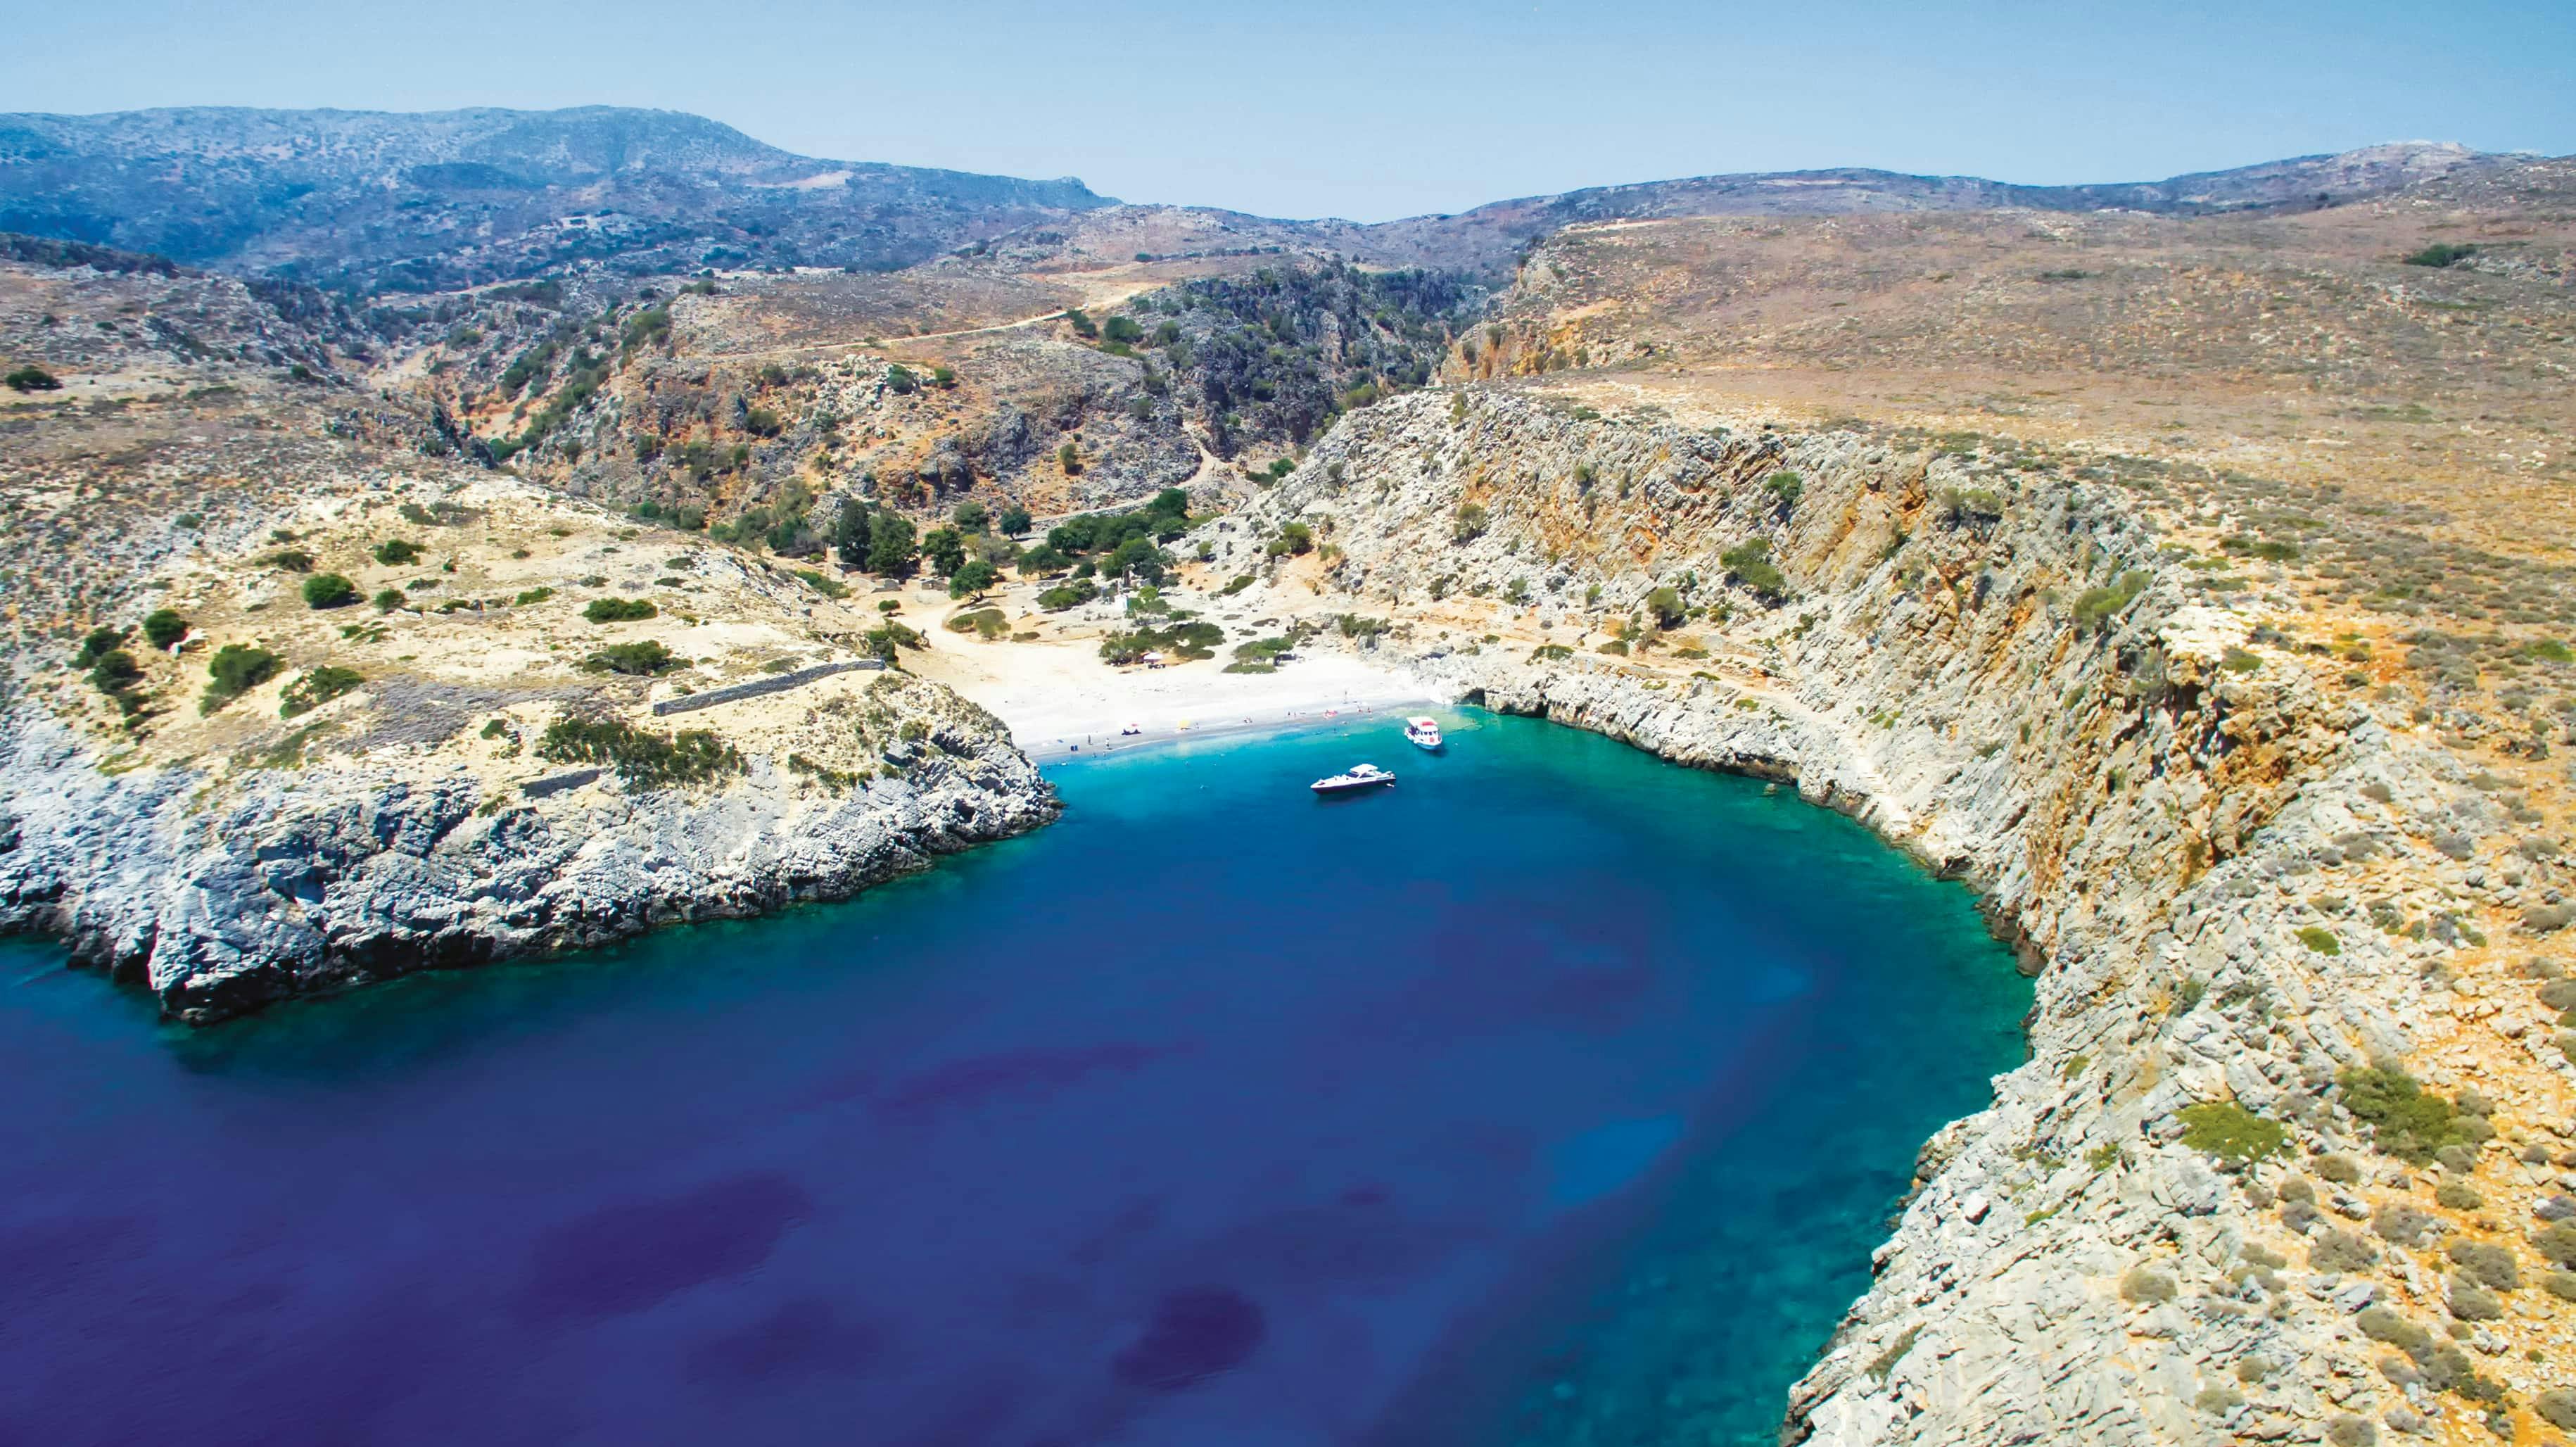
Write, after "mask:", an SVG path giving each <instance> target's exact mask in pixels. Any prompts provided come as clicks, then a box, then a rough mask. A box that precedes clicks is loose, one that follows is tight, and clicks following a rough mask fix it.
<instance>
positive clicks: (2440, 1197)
mask: <svg viewBox="0 0 2576 1447" xmlns="http://www.w3.org/2000/svg"><path fill="white" fill-rule="evenodd" d="M2433 1200H2434V1201H2435V1202H2436V1203H2437V1204H2439V1205H2440V1206H2442V1207H2443V1208H2444V1209H2446V1210H2452V1211H2475V1210H2477V1209H2478V1208H2480V1207H2482V1206H2484V1205H2485V1204H2486V1203H2487V1198H2486V1197H2484V1196H2481V1195H2479V1194H2478V1188H2477V1187H2475V1186H2472V1185H2470V1184H2469V1183H2468V1182H2466V1181H2444V1182H2443V1183H2442V1184H2440V1185H2438V1186H2435V1187H2434V1188H2433Z"/></svg>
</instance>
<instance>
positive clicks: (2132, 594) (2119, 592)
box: [2075, 568, 2156, 633]
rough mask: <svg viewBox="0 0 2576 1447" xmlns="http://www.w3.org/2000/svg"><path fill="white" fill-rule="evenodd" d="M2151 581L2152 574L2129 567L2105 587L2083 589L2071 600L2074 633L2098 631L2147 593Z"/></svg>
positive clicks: (2152, 578) (2153, 575)
mask: <svg viewBox="0 0 2576 1447" xmlns="http://www.w3.org/2000/svg"><path fill="white" fill-rule="evenodd" d="M2155 580H2156V578H2155V574H2153V573H2150V572H2147V571H2145V570H2143V569H2136V568H2133V569H2131V570H2129V571H2128V572H2125V573H2122V574H2121V575H2120V580H2119V581H2118V582H2117V583H2114V584H2113V585H2111V586H2110V587H2108V588H2091V589H2087V590H2086V591H2085V592H2084V593H2083V594H2082V595H2080V596H2079V597H2077V598H2076V600H2075V627H2076V631H2078V632H2082V633H2091V632H2095V631H2097V630H2099V629H2101V628H2102V627H2104V626H2105V625H2107V624H2108V623H2109V622H2110V621H2111V620H2112V619H2113V618H2115V617H2117V616H2119V615H2120V614H2122V613H2124V612H2127V611H2128V608H2129V605H2130V604H2131V603H2134V602H2136V601H2138V595H2139V594H2141V593H2144V592H2145V591H2147V589H2148V587H2149V586H2151V585H2152V584H2153V583H2154V582H2155Z"/></svg>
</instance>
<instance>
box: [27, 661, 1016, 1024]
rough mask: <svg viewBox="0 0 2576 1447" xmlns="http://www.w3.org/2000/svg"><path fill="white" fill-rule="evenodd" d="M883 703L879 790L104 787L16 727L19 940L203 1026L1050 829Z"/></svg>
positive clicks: (972, 712)
mask: <svg viewBox="0 0 2576 1447" xmlns="http://www.w3.org/2000/svg"><path fill="white" fill-rule="evenodd" d="M867 698H868V700H869V702H870V704H871V705H872V706H873V707H875V708H876V709H878V710H880V711H881V717H880V719H879V722H880V723H882V724H883V725H884V731H885V732H886V733H887V734H889V735H890V736H891V738H890V740H889V742H888V743H887V744H886V746H885V749H884V752H883V755H882V758H883V772H882V776H881V777H878V778H874V779H870V780H867V781H864V782H854V781H850V780H846V779H835V780H828V781H824V782H819V783H818V782H816V781H815V780H813V779H810V778H806V777H802V776H801V775H799V774H796V773H791V772H790V771H789V770H788V769H786V768H782V767H780V766H778V765H777V764H776V763H774V762H773V761H772V760H770V759H768V758H766V757H761V756H756V755H755V756H752V757H750V758H748V759H746V760H745V762H744V764H743V767H742V770H741V771H740V772H738V773H733V774H730V775H727V776H725V777H723V778H721V779H718V780H714V781H706V782H699V783H693V784H685V785H660V786H656V785H652V784H649V783H625V782H622V781H621V779H620V778H619V776H618V775H617V774H616V773H615V772H613V771H608V770H590V771H587V772H588V773H589V774H590V777H589V778H588V779H581V778H580V777H579V775H578V774H576V775H574V776H571V777H572V778H573V779H574V780H575V781H576V782H574V784H573V785H572V786H571V787H567V788H563V789H560V790H557V789H551V788H544V787H523V788H520V789H516V790H512V789H509V788H507V787H500V786H495V785H494V784H492V783H491V782H490V781H488V780H486V779H485V778H482V777H480V776H478V774H477V772H476V771H475V770H473V769H471V768H469V767H468V766H466V765H465V764H464V763H463V762H461V761H444V760H440V759H437V758H435V757H433V758H431V759H427V760H413V759H401V760H396V761H388V762H372V761H368V760H349V761H339V760H334V761H328V762H324V763H320V764H317V765H315V766H313V767H309V768H306V769H303V770H300V771H287V770H262V771H251V772H249V773H247V774H238V773H237V774H234V775H232V776H230V777H228V778H226V779H224V780H221V781H215V780H211V779H210V778H209V777H208V776H207V775H206V774H205V773H204V772H203V771H201V770H197V769H192V768H188V767H183V766H158V767H150V768H145V769H140V770H136V771H134V772H129V773H118V774H110V773H106V772H102V771H101V769H100V768H99V767H98V764H99V760H98V758H97V757H96V754H95V752H94V750H93V748H92V747H91V746H90V745H89V744H88V743H86V742H84V741H83V740H82V739H81V738H80V737H79V736H77V735H76V734H75V733H73V732H72V731H71V730H68V729H66V728H64V727H63V726H62V725H60V724H59V723H56V722H53V721H51V720H47V719H42V718H31V717H28V716H26V715H25V714H23V713H22V715H21V716H20V717H19V718H18V719H16V720H14V721H13V724H12V727H11V729H10V732H9V733H8V735H7V737H6V740H5V744H0V774H5V776H6V777H7V778H8V780H9V781H10V787H9V789H8V791H7V793H6V795H5V797H0V809H5V817H0V927H6V928H11V929H20V930H41V931H44V932H47V933H52V934H56V935H60V936H63V937H65V938H66V939H68V940H69V941H70V944H71V947H72V953H73V957H74V958H75V960H77V961H80V962H83V963H87V964H91V965H95V966H97V967H100V968H104V969H107V970H109V971H111V972H112V973H113V974H114V975H115V976H116V977H117V978H119V979H121V980H125V981H129V982H131V983H134V984H138V985H141V986H143V987H144V988H146V989H148V990H150V991H151V992H152V993H153V994H154V995H155V996H157V997H158V998H159V999H160V1001H161V1003H162V1007H163V1009H164V1010H165V1011H167V1012H168V1013H169V1014H171V1015H174V1016H176V1017H178V1018H180V1019H184V1020H188V1021H191V1022H196V1023H204V1022H207V1021H211V1020H217V1019H222V1018H224V1017H226V1016H230V1015H236V1014H240V1013H242V1012H244V1011H248V1010H253V1009H257V1008H259V1007H261V1006H263V1005H267V1004H270V1003H272V1002H274V1001H277V1000H280V999H284V998H287V997H290V996H296V995H308V994H316V993H322V992H326V991H331V990H337V989H342V988H346V987H349V986H353V985H359V984H364V983H368V982H370V981H375V980H382V979H386V978H389V977H392V976H395V975H400V974H404V973H408V972H410V971H413V970H419V969H428V968H436V967H443V966H458V965H473V964H481V963H484V962H487V961H492V960H500V959H508V958H513V957H518V956H526V955H534V954H542V953H547V952H551V951H556V950H564V949H579V948H585V947H589V946H593V945H600V944H606V943H609V942H612V941H615V940H618V939H622V938H625V937H627V936H630V935H635V934H639V933H642V932H643V931H645V930H648V929H652V928H655V927H657V926H660V925H665V924H676V923H682V922H686V921H691V920H705V919H717V918H726V917H738V916H747V915H754V914H760V913H764V912H767V911H770V910H774V909H778V908H780V907H782V906H784V905H787V904H789V903H791V902H795V901H800V900H829V899H842V898H846V897H848V896H850V895H853V894H856V893H858V892H859V891H860V890H862V889H865V888H867V887H868V886H870V885H872V884H877V883H881V882H883V881H885V880H887V879H890V878H893V877H895V876H896V875H899V874H903V873H906V872H909V871H912V870H916V869H920V868H922V867H924V866H925V865H926V864H927V862H928V861H929V859H930V858H931V857H932V856H934V855H939V854H946V853H951V852H954V851H957V850H960V849H964V848H967V847H968V846H971V845H974V844H978V843H983V842H987V841H990V840H994V839H1000V838H1003V837H1006V836H1009V835H1012V834H1017V833H1021V832H1024V831H1026V830H1028V829H1031V828H1034V827H1037V826H1038V825H1041V824H1044V823H1046V822H1048V821H1049V820H1051V819H1053V818H1054V817H1055V815H1056V813H1057V810H1058V805H1057V804H1056V801H1055V796H1054V791H1053V789H1052V788H1051V787H1050V786H1049V785H1048V784H1047V783H1046V781H1045V780H1044V779H1043V778H1041V777H1040V776H1039V774H1038V772H1037V769H1036V768H1035V766H1033V765H1032V764H1030V763H1029V761H1028V759H1027V758H1026V757H1025V756H1024V755H1022V754H1021V753H1020V752H1019V751H1018V750H1017V749H1015V748H1013V747H1012V746H1011V741H1010V736H1009V734H1008V732H1007V731H1006V730H1004V729H1003V728H1002V727H1001V725H1000V724H999V722H998V721H997V720H995V719H993V718H992V716H991V715H989V714H986V713H984V712H983V711H982V710H981V709H977V708H975V707H974V706H973V705H971V704H967V703H965V702H964V701H963V700H960V699H958V698H957V697H956V696H955V695H954V694H952V693H950V692H949V691H948V690H947V689H945V688H943V687H941V686H940V685H938V684H934V683H927V682H922V681H919V680H912V679H904V678H901V677H900V676H887V677H884V678H883V681H882V682H881V684H880V686H879V687H877V688H875V689H874V690H872V691H871V692H870V693H869V694H868V695H867ZM536 782H537V784H538V785H544V784H551V783H553V782H555V781H554V780H551V779H549V780H540V781H536Z"/></svg>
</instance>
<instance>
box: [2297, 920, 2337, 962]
mask: <svg viewBox="0 0 2576 1447" xmlns="http://www.w3.org/2000/svg"><path fill="white" fill-rule="evenodd" d="M2299 943H2301V944H2303V945H2306V946H2307V947H2308V948H2309V949H2310V950H2313V951H2315V952H2316V953H2318V954H2321V955H2339V954H2342V953H2343V941H2341V940H2338V939H2336V938H2335V937H2334V931H2332V930H2329V929H2324V928H2321V927H2319V926H2317V925H2303V926H2301V927H2300V929H2299Z"/></svg>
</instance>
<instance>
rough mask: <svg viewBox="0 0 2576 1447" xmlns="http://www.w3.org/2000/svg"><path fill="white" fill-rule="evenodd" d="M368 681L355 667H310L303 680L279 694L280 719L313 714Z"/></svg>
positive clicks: (331, 665) (332, 665) (324, 665)
mask: <svg viewBox="0 0 2576 1447" xmlns="http://www.w3.org/2000/svg"><path fill="white" fill-rule="evenodd" d="M366 681H367V680H366V679H365V678H363V677H361V676H360V675H359V673H358V671H357V670H356V669H354V668H342V667H339V666H338V665H336V664H330V663H325V664H323V665H322V666H321V667H319V668H308V669H306V670H305V671H304V675H303V677H301V678H298V679H296V680H295V681H294V682H293V683H290V684H288V685H287V686H286V687H285V689H284V690H283V691H281V692H280V693H279V694H278V696H277V697H278V704H277V716H278V717H279V718H293V717H295V716H296V715H297V714H300V713H311V712H312V711H313V710H315V709H317V708H320V707H321V706H322V705H324V704H326V703H329V702H330V701H331V700H333V699H335V698H338V697H339V696H340V695H342V694H344V693H347V692H348V691H349V690H351V689H353V688H356V687H357V686H358V685H359V684H362V683H364V682H366Z"/></svg>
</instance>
